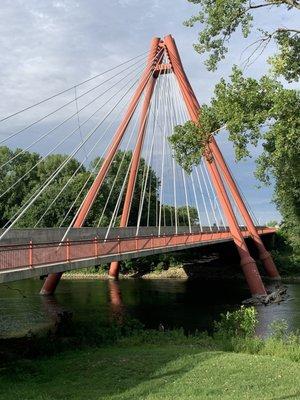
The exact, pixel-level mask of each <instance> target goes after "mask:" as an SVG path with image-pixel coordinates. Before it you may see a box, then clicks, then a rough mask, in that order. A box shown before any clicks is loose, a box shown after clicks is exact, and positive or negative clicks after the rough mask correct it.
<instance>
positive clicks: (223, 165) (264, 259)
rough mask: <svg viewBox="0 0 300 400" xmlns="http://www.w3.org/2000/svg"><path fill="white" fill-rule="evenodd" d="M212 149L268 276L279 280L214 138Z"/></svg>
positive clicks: (271, 259) (273, 264)
mask: <svg viewBox="0 0 300 400" xmlns="http://www.w3.org/2000/svg"><path fill="white" fill-rule="evenodd" d="M210 148H211V150H212V152H213V154H214V157H215V160H216V161H217V164H218V166H219V169H220V171H222V173H223V175H224V177H225V179H226V182H227V184H228V187H229V189H230V191H231V193H232V195H233V198H234V200H235V202H236V205H237V207H238V209H239V210H240V212H241V215H242V217H243V219H244V221H245V224H246V226H247V229H248V231H249V233H250V234H251V236H252V239H253V241H254V243H255V245H256V247H257V249H258V252H259V258H260V259H261V261H262V262H263V265H264V267H265V270H266V272H267V274H268V275H269V277H271V278H277V279H278V278H280V275H279V273H278V271H277V268H276V265H275V263H274V261H273V258H272V256H271V254H270V253H269V252H268V251H267V250H266V248H265V246H264V244H263V241H262V240H261V237H260V236H259V234H258V232H257V229H256V227H255V225H254V223H253V221H252V218H251V216H250V214H249V211H248V210H247V207H246V205H245V203H244V201H243V199H242V197H241V195H240V193H239V190H238V187H237V185H236V183H235V181H234V179H233V177H232V176H231V173H230V171H229V169H228V166H227V164H226V161H225V160H224V157H223V155H222V153H221V151H220V149H219V146H218V144H217V142H216V140H215V138H214V137H212V140H211V144H210Z"/></svg>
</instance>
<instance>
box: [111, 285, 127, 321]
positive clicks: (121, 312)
mask: <svg viewBox="0 0 300 400" xmlns="http://www.w3.org/2000/svg"><path fill="white" fill-rule="evenodd" d="M108 293H109V304H110V319H111V321H112V322H117V323H119V324H122V323H123V322H124V317H125V313H126V309H125V306H124V304H123V300H122V292H121V288H120V283H119V282H117V281H114V280H111V279H110V280H109V281H108Z"/></svg>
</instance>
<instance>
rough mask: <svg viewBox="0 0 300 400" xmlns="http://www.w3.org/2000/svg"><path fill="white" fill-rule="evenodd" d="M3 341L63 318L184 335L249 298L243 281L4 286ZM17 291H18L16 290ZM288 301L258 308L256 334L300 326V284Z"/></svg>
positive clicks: (0, 303) (0, 298)
mask: <svg viewBox="0 0 300 400" xmlns="http://www.w3.org/2000/svg"><path fill="white" fill-rule="evenodd" d="M0 288H1V291H0V337H12V336H24V335H26V334H28V333H34V334H36V333H43V332H48V331H49V330H55V329H56V327H57V324H58V323H59V321H60V320H61V318H62V316H63V318H68V317H70V315H72V320H73V322H74V323H75V324H76V323H80V324H81V323H84V324H93V322H94V321H97V323H98V325H99V324H102V323H103V325H105V324H107V322H110V321H117V322H118V323H120V324H122V322H123V321H124V318H125V316H131V317H134V318H136V319H138V320H139V321H140V322H141V323H142V324H144V325H145V327H146V328H154V329H157V328H158V327H159V326H160V324H162V325H163V326H164V327H165V328H167V329H172V328H181V327H183V328H184V330H185V331H186V332H190V331H195V330H196V329H198V330H211V329H212V326H213V321H214V320H215V319H217V318H218V316H219V315H220V313H224V312H226V311H228V310H233V309H236V308H237V307H239V305H240V304H241V302H242V300H243V299H245V298H246V297H248V295H249V292H248V290H247V287H246V285H245V284H244V283H243V282H239V281H227V282H225V281H203V280H199V281H196V280H190V281H189V280H187V281H182V280H170V279H168V280H143V279H142V280H141V279H137V280H129V279H128V280H122V281H120V282H115V281H111V280H109V281H100V280H90V281H89V280H74V281H69V280H63V281H62V282H61V284H60V285H59V288H58V291H57V292H56V295H55V296H49V297H43V296H40V295H39V289H40V281H38V280H27V281H23V282H16V283H12V284H11V285H10V289H8V288H7V287H5V286H1V287H0ZM16 289H17V290H16ZM288 293H289V296H290V299H289V300H287V301H285V302H283V303H281V304H280V305H276V304H274V305H271V306H268V307H264V306H262V307H258V314H259V326H258V333H259V334H265V333H266V331H267V326H268V325H269V324H270V323H271V322H272V321H273V320H275V319H285V320H286V321H287V322H288V323H289V326H290V328H292V329H299V328H300V285H299V284H290V285H288Z"/></svg>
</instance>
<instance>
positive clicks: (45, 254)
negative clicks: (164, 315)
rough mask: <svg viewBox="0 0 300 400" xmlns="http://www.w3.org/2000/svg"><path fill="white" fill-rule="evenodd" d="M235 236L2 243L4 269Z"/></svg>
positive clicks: (225, 233)
mask: <svg viewBox="0 0 300 400" xmlns="http://www.w3.org/2000/svg"><path fill="white" fill-rule="evenodd" d="M258 231H259V233H260V234H263V233H271V231H273V230H270V228H262V229H259V230H258ZM243 234H244V236H249V235H248V232H247V231H243ZM231 238H232V237H231V234H230V232H229V231H223V232H198V233H181V234H177V235H176V234H173V235H162V236H154V235H151V236H134V237H124V238H121V237H119V238H111V239H99V238H94V239H88V240H80V241H78V240H77V241H76V240H72V241H70V240H66V241H65V242H49V243H32V242H29V243H25V244H12V245H2V246H0V270H12V269H19V268H28V267H30V268H34V267H36V266H42V265H46V264H59V263H70V262H74V261H79V260H84V259H90V258H99V259H101V257H104V256H109V255H116V256H118V255H120V254H126V253H141V256H142V253H143V252H145V251H147V250H155V249H159V248H170V251H171V250H172V249H173V248H175V249H176V247H184V246H189V245H193V244H195V243H200V242H203V243H206V242H207V243H209V242H212V241H216V242H217V241H220V240H224V239H231ZM167 251H168V250H167ZM66 270H67V268H66Z"/></svg>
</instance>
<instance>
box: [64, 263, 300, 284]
mask: <svg viewBox="0 0 300 400" xmlns="http://www.w3.org/2000/svg"><path fill="white" fill-rule="evenodd" d="M202 275H203V274H202ZM214 275H215V274H214V273H211V276H209V275H208V276H209V277H210V278H214ZM134 278H141V279H188V278H198V276H197V274H191V273H187V272H186V270H185V269H184V266H183V265H181V266H176V267H170V268H168V269H165V270H154V271H152V272H149V273H146V274H144V275H141V274H136V273H129V274H120V279H134ZM218 278H219V276H218ZM242 278H243V277H242V275H241V273H239V274H236V275H233V274H229V275H227V276H223V279H242ZM62 279H67V280H68V279H71V280H73V279H75V280H76V279H80V280H84V279H87V280H90V279H100V280H106V279H109V278H108V275H107V271H101V272H85V271H80V270H79V271H77V272H76V271H73V272H66V273H64V274H63V276H62ZM266 280H267V281H268V278H267V277H266ZM281 281H282V282H284V283H299V282H300V275H291V276H289V275H287V276H282V277H281Z"/></svg>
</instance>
